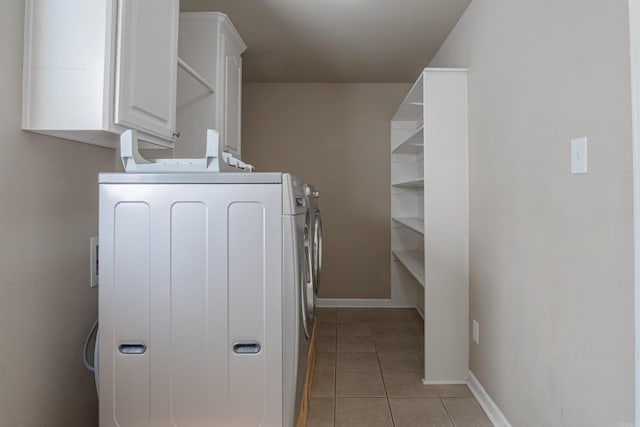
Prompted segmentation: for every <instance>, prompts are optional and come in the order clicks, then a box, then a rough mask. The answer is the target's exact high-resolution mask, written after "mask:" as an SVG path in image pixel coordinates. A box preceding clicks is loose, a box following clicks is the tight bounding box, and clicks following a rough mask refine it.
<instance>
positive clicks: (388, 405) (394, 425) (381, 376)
mask: <svg viewBox="0 0 640 427" xmlns="http://www.w3.org/2000/svg"><path fill="white" fill-rule="evenodd" d="M367 324H368V325H369V329H370V331H371V341H373V348H374V349H375V351H376V359H378V369H380V378H381V379H382V387H384V397H385V399H386V401H387V408H389V416H390V417H391V426H392V427H396V420H395V418H394V417H393V411H392V410H391V402H390V401H389V392H388V391H387V383H386V382H385V381H384V373H383V372H382V363H381V362H380V354H379V353H378V346H377V345H376V339H375V336H374V334H373V329H371V321H370V319H367Z"/></svg>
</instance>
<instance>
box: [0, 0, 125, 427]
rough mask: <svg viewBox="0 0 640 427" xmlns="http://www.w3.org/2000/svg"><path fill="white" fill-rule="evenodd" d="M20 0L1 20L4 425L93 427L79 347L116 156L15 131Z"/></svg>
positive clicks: (0, 367)
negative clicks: (100, 178)
mask: <svg viewBox="0 0 640 427" xmlns="http://www.w3.org/2000/svg"><path fill="white" fill-rule="evenodd" d="M23 22H24V1H23V0H8V1H5V2H3V4H2V13H1V14H0V39H1V40H2V43H1V44H0V57H2V58H3V66H2V67H1V68H0V128H2V141H1V142H0V343H1V344H0V425H2V426H45V425H47V426H71V427H75V426H78V427H80V426H82V427H85V426H92V425H97V399H96V392H95V386H94V384H93V377H92V376H91V374H90V373H89V372H88V371H86V370H85V369H84V367H83V366H82V361H81V353H80V348H81V345H82V340H83V338H84V336H85V334H86V332H87V330H88V329H89V327H90V326H91V323H92V322H93V320H94V319H95V317H96V315H97V290H96V289H89V270H88V269H89V267H88V266H89V258H88V256H89V237H90V236H94V235H96V234H97V230H98V228H97V222H98V214H97V208H98V191H97V190H98V186H97V174H98V172H99V171H104V170H111V169H113V156H114V154H113V150H109V149H104V148H97V147H92V146H89V145H86V144H81V143H76V142H65V141H62V140H59V139H55V138H49V137H45V136H41V135H37V134H33V133H29V132H24V131H22V130H21V129H20V120H21V105H22V92H21V91H22V51H23V48H22V47H23Z"/></svg>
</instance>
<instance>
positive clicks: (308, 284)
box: [304, 216, 316, 324]
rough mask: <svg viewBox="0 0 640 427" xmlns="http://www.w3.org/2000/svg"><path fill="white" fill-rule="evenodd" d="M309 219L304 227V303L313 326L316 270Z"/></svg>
mask: <svg viewBox="0 0 640 427" xmlns="http://www.w3.org/2000/svg"><path fill="white" fill-rule="evenodd" d="M310 225H311V224H310V221H309V217H308V216H307V220H306V223H305V226H304V255H305V261H306V262H305V264H306V267H307V277H306V280H305V284H304V287H305V294H306V302H305V303H304V307H305V308H306V310H307V317H308V318H309V320H310V322H311V324H313V318H314V315H315V303H316V302H315V293H314V290H315V283H314V281H315V279H314V276H315V274H314V268H313V257H312V253H313V247H312V242H311V237H312V234H311V233H312V230H311V228H310Z"/></svg>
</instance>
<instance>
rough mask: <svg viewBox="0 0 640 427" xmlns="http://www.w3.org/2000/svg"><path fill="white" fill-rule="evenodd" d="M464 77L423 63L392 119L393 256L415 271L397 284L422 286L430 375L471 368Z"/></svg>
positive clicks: (449, 375)
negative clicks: (424, 66) (415, 80)
mask: <svg viewBox="0 0 640 427" xmlns="http://www.w3.org/2000/svg"><path fill="white" fill-rule="evenodd" d="M466 78H467V77H466V70H460V69H430V68H428V69H425V70H424V72H423V73H422V74H421V75H420V77H419V79H418V81H417V82H416V84H415V85H414V86H413V87H412V88H411V90H410V91H409V94H408V95H407V97H406V98H405V100H404V101H403V103H402V105H401V106H400V107H399V108H398V111H397V112H396V114H395V115H394V118H393V121H392V123H391V183H392V187H391V212H392V217H393V221H392V222H391V240H392V254H393V256H392V261H394V265H395V264H400V265H403V267H402V268H401V269H403V270H405V271H407V272H409V273H410V274H397V273H396V274H393V275H392V287H400V286H407V285H408V283H413V286H417V290H416V294H417V298H418V299H417V300H416V309H417V310H418V311H419V312H420V313H421V315H422V316H423V317H424V320H425V375H424V381H425V383H459V382H462V381H464V380H465V379H466V375H467V373H468V354H469V349H468V306H469V293H468V292H469V291H468V174H467V141H468V137H467V80H466ZM420 140H421V141H420ZM392 270H393V268H392ZM398 271H399V270H398ZM418 283H419V284H420V285H422V286H419V285H418ZM423 286H424V287H423Z"/></svg>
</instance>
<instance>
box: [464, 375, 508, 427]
mask: <svg viewBox="0 0 640 427" xmlns="http://www.w3.org/2000/svg"><path fill="white" fill-rule="evenodd" d="M468 386H469V389H470V390H471V393H473V395H474V396H475V398H476V400H477V401H478V403H480V406H482V409H484V412H486V414H487V416H488V417H489V420H490V421H491V423H493V425H494V426H496V427H511V424H510V423H509V421H508V420H507V417H505V416H504V414H503V413H502V411H501V410H500V408H498V405H496V403H495V402H494V401H493V399H491V396H489V393H487V391H486V390H485V389H484V387H482V384H480V381H478V379H477V378H476V376H475V375H473V372H471V371H469V383H468Z"/></svg>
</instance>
